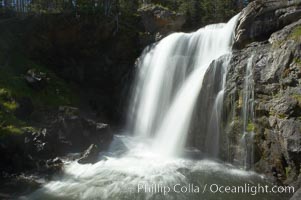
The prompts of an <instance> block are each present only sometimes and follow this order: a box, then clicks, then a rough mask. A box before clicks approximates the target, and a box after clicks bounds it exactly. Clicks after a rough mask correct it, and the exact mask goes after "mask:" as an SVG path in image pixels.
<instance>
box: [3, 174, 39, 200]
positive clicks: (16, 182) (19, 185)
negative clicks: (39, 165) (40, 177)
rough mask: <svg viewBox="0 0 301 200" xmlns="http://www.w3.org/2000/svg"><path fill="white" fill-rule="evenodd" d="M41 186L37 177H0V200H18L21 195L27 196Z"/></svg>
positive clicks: (5, 175) (7, 175)
mask: <svg viewBox="0 0 301 200" xmlns="http://www.w3.org/2000/svg"><path fill="white" fill-rule="evenodd" d="M41 185H42V182H39V181H37V177H33V176H26V175H23V174H21V175H10V174H1V175H0V191H1V192H0V199H18V197H19V196H21V195H26V194H29V193H31V192H33V191H35V190H37V189H39V188H40V187H41Z"/></svg>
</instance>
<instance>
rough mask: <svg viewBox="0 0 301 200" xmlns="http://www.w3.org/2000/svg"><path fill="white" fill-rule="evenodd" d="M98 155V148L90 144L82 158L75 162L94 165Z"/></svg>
mask: <svg viewBox="0 0 301 200" xmlns="http://www.w3.org/2000/svg"><path fill="white" fill-rule="evenodd" d="M98 154H99V148H98V146H97V145H95V144H91V145H90V147H89V148H88V149H87V150H86V151H85V152H84V153H83V155H82V157H81V158H80V159H79V160H78V161H77V162H78V163H80V164H88V163H92V164H94V163H95V162H97V159H98Z"/></svg>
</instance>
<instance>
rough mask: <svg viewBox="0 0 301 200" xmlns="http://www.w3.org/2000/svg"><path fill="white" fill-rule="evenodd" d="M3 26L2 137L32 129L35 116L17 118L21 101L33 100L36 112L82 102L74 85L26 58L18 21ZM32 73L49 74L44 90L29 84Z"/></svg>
mask: <svg viewBox="0 0 301 200" xmlns="http://www.w3.org/2000/svg"><path fill="white" fill-rule="evenodd" d="M16 23H17V22H16ZM1 27H6V28H5V29H3V30H4V31H1V32H0V137H2V136H5V135H8V134H21V133H23V132H24V131H25V130H28V129H32V127H31V122H30V121H31V116H28V117H26V119H19V118H18V117H17V116H16V112H17V111H18V108H19V107H20V103H19V102H18V101H19V100H20V99H24V98H26V99H30V101H31V102H32V104H33V107H34V110H35V111H39V110H44V109H48V108H49V109H57V107H58V106H60V105H74V104H76V103H77V101H78V100H77V96H76V95H75V92H74V91H72V89H70V88H72V86H70V85H69V84H67V83H66V82H65V81H63V80H62V79H60V78H59V77H58V76H57V75H56V74H55V73H54V72H52V71H51V70H49V69H48V68H47V67H45V66H43V65H41V64H39V63H37V62H35V61H33V60H31V59H30V58H28V57H26V56H25V53H24V52H26V49H24V46H23V45H22V44H23V43H22V40H21V37H19V35H18V29H17V28H20V30H22V28H24V27H19V24H15V22H14V21H11V22H10V23H8V25H7V24H5V23H4V24H1ZM25 48H26V47H25ZM29 70H34V71H37V72H40V73H41V74H44V75H45V77H46V78H45V79H46V80H47V81H46V83H45V86H44V87H43V88H42V89H36V88H33V87H32V86H30V85H29V84H28V83H27V82H26V80H25V75H26V74H27V73H28V71H29Z"/></svg>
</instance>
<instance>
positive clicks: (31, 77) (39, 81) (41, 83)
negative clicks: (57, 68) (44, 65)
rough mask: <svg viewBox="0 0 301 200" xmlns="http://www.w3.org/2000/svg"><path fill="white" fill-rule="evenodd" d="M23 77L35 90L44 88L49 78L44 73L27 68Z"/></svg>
mask: <svg viewBox="0 0 301 200" xmlns="http://www.w3.org/2000/svg"><path fill="white" fill-rule="evenodd" d="M24 78H25V81H26V83H27V84H28V85H29V86H30V87H32V88H34V89H36V90H41V89H43V88H45V87H46V85H47V81H48V80H49V79H48V78H47V75H46V73H43V72H40V71H37V70H35V69H30V70H28V71H27V73H26V75H25V77H24Z"/></svg>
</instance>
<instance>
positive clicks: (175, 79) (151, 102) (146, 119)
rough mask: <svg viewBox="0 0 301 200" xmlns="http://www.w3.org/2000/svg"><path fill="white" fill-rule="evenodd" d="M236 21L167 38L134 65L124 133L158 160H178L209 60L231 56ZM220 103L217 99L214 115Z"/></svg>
mask: <svg viewBox="0 0 301 200" xmlns="http://www.w3.org/2000/svg"><path fill="white" fill-rule="evenodd" d="M237 19H238V15H237V16H235V17H234V18H232V19H231V20H230V21H229V22H228V23H227V24H215V25H209V26H206V27H205V28H202V29H200V30H198V31H197V32H194V33H190V34H185V33H175V34H172V35H170V36H168V37H166V38H165V39H163V40H162V41H160V42H159V43H158V44H156V45H155V46H154V47H152V48H151V49H150V50H149V49H147V50H146V51H144V53H143V55H142V56H141V57H140V59H139V60H138V69H139V72H138V75H137V80H136V84H135V85H136V86H135V89H134V95H133V98H132V105H131V111H130V116H129V119H130V122H129V124H130V126H131V131H130V132H133V133H134V135H135V136H138V137H141V138H149V137H153V138H154V140H153V150H154V151H155V152H157V153H159V154H160V155H166V156H174V155H180V154H181V152H182V149H183V147H184V145H185V141H186V137H187V133H188V131H189V126H190V122H191V117H192V113H193V109H194V106H195V104H196V101H197V99H198V96H199V95H202V94H199V92H200V91H201V88H202V84H203V79H204V76H205V73H206V71H207V70H208V68H209V66H210V64H211V62H212V61H213V60H215V59H217V58H219V57H220V56H222V55H225V54H228V53H230V52H231V47H232V41H233V32H234V28H235V25H236V22H237ZM221 97H222V93H221V94H220V95H219V99H218V101H217V103H216V106H215V109H219V108H218V107H220V103H218V102H220V101H221ZM216 112H219V111H216ZM215 123H216V121H215Z"/></svg>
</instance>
